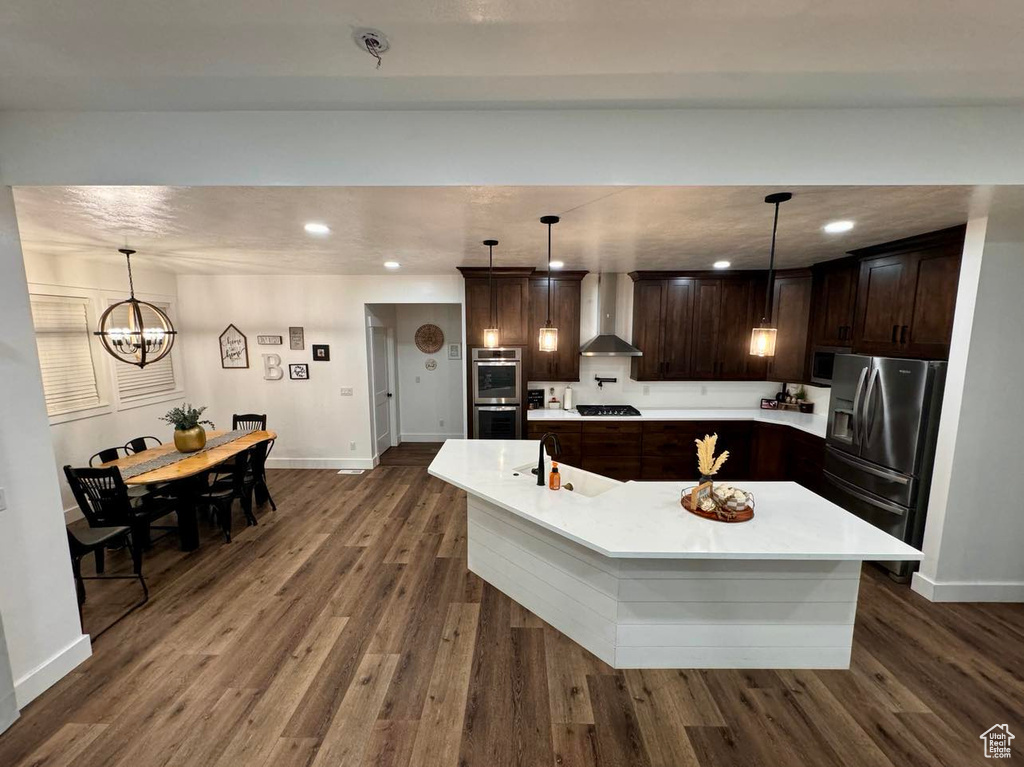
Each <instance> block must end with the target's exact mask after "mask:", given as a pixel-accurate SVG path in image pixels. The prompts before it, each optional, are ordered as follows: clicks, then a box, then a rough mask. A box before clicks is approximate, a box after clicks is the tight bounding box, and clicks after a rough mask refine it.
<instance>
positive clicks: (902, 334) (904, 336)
mask: <svg viewBox="0 0 1024 767" xmlns="http://www.w3.org/2000/svg"><path fill="white" fill-rule="evenodd" d="M909 327H910V326H909V325H904V326H903V327H902V328H901V329H900V343H901V344H905V343H906V342H907V329H908V328H909Z"/></svg>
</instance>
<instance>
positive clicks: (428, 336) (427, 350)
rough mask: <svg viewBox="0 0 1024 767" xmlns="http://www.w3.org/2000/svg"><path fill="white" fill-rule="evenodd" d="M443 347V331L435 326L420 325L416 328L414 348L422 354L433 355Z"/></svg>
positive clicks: (428, 324)
mask: <svg viewBox="0 0 1024 767" xmlns="http://www.w3.org/2000/svg"><path fill="white" fill-rule="evenodd" d="M443 345H444V331H443V330H441V328H439V327H438V326H437V325H431V324H430V323H427V324H426V325H420V326H419V327H418V328H416V348H417V349H419V350H420V351H421V352H423V353H424V354H434V353H435V352H436V351H438V350H439V349H440V348H441V347H442V346H443Z"/></svg>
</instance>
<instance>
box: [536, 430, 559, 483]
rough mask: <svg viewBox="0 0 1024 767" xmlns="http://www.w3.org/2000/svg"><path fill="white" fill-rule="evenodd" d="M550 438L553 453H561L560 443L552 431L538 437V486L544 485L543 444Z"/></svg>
mask: <svg viewBox="0 0 1024 767" xmlns="http://www.w3.org/2000/svg"><path fill="white" fill-rule="evenodd" d="M549 439H550V440H552V442H551V446H552V447H553V448H554V450H555V452H554V455H561V453H562V443H561V442H559V441H558V435H557V434H555V433H554V432H551V431H549V432H547V433H546V434H545V435H544V436H543V437H541V438H540V451H539V452H538V454H537V485H538V487H543V486H544V474H545V472H544V445H545V443H547V441H548V440H549Z"/></svg>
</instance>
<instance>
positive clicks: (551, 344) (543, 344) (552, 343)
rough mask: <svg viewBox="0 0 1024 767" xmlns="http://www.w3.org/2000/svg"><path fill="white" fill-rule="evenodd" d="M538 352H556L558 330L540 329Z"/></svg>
mask: <svg viewBox="0 0 1024 767" xmlns="http://www.w3.org/2000/svg"><path fill="white" fill-rule="evenodd" d="M539 340H540V350H541V351H542V352H557V351H558V328H552V327H543V328H541V329H540V339H539Z"/></svg>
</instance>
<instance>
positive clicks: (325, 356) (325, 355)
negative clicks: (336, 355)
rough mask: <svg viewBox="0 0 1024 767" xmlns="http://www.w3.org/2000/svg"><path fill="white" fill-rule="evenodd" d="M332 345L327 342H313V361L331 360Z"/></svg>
mask: <svg viewBox="0 0 1024 767" xmlns="http://www.w3.org/2000/svg"><path fill="white" fill-rule="evenodd" d="M330 361H331V347H330V346H328V345H327V344H313V362H330Z"/></svg>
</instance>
